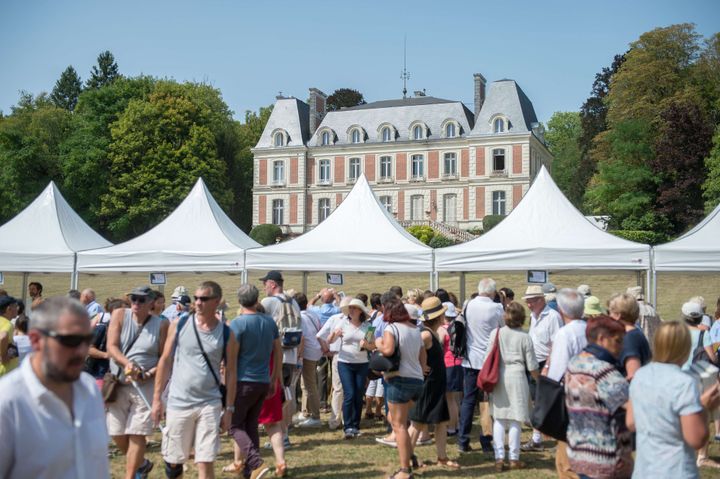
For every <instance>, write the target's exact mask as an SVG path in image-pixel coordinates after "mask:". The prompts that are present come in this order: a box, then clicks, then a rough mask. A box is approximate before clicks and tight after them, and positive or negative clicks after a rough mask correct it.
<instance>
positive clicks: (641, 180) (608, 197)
mask: <svg viewBox="0 0 720 479" xmlns="http://www.w3.org/2000/svg"><path fill="white" fill-rule="evenodd" d="M606 141H607V145H608V151H607V154H608V157H607V159H606V160H605V161H602V162H600V163H598V171H597V173H596V174H595V176H593V178H592V180H591V181H590V185H589V187H588V189H587V191H586V192H585V203H586V205H587V207H588V209H589V210H590V211H591V212H592V213H593V214H609V215H610V217H611V220H610V226H611V227H613V228H617V227H618V226H620V225H622V224H623V221H624V220H625V219H626V218H640V217H642V216H643V215H644V214H645V213H646V212H648V211H650V210H652V207H653V203H654V198H655V183H654V176H653V173H652V171H651V169H650V167H649V161H650V159H651V158H652V157H653V149H652V128H651V126H650V124H649V123H647V122H644V121H641V120H628V121H624V122H621V123H619V124H617V125H616V126H615V128H613V129H612V130H610V131H608V132H607V138H606ZM625 229H627V228H625Z"/></svg>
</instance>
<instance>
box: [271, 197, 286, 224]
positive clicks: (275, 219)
mask: <svg viewBox="0 0 720 479" xmlns="http://www.w3.org/2000/svg"><path fill="white" fill-rule="evenodd" d="M271 205H272V213H271V214H272V224H274V225H284V224H285V200H283V199H282V198H275V199H274V200H272V203H271Z"/></svg>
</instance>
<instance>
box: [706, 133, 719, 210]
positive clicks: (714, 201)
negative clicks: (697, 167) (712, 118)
mask: <svg viewBox="0 0 720 479" xmlns="http://www.w3.org/2000/svg"><path fill="white" fill-rule="evenodd" d="M712 143H713V146H712V150H710V154H709V155H708V157H707V158H705V168H706V169H707V179H706V180H705V183H703V186H702V189H703V197H704V198H705V213H710V212H711V211H712V210H714V209H715V207H717V205H718V204H720V126H718V127H717V128H716V129H715V135H713V139H712Z"/></svg>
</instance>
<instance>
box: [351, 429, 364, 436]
mask: <svg viewBox="0 0 720 479" xmlns="http://www.w3.org/2000/svg"><path fill="white" fill-rule="evenodd" d="M352 433H353V436H355V437H360V436H362V433H361V432H360V430H359V429H355V428H352Z"/></svg>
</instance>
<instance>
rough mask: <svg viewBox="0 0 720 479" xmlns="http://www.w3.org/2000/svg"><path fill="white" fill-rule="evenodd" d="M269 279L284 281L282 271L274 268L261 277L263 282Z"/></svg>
mask: <svg viewBox="0 0 720 479" xmlns="http://www.w3.org/2000/svg"><path fill="white" fill-rule="evenodd" d="M268 280H272V281H282V280H283V277H282V273H281V272H280V271H276V270H272V271H268V273H267V274H266V275H265V276H264V277H262V278H260V281H263V282H265V281H268Z"/></svg>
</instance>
